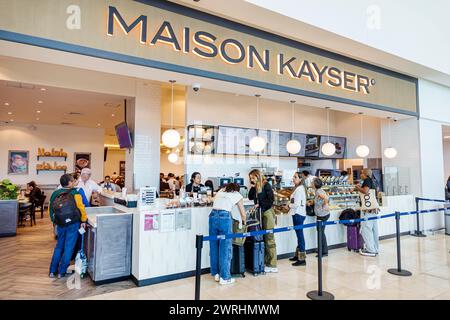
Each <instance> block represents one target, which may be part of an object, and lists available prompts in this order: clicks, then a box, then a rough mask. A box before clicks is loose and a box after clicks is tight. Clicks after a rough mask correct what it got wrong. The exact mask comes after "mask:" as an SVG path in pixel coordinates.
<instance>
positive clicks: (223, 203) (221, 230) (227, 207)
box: [209, 183, 246, 284]
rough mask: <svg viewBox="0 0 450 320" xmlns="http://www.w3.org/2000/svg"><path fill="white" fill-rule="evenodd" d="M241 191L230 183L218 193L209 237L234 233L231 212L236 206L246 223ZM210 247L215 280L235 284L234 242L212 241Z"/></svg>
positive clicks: (211, 218)
mask: <svg viewBox="0 0 450 320" xmlns="http://www.w3.org/2000/svg"><path fill="white" fill-rule="evenodd" d="M239 189H240V187H239V186H238V185H236V184H234V183H230V184H228V185H227V186H226V187H225V188H224V189H222V190H220V191H219V192H217V193H216V196H215V197H214V204H213V210H212V211H211V213H210V215H209V235H211V236H217V235H224V234H230V233H232V232H233V231H232V226H233V222H232V218H231V214H232V213H231V212H232V210H233V207H234V206H235V205H237V206H238V208H239V213H240V218H241V220H242V223H244V224H245V223H246V221H245V219H246V215H245V210H244V202H243V198H242V195H241V194H240V193H239ZM209 246H210V262H211V274H212V275H213V276H214V279H215V280H216V281H218V282H220V284H230V283H233V282H234V279H233V278H231V273H230V271H231V257H232V240H231V239H221V240H211V241H210V242H209Z"/></svg>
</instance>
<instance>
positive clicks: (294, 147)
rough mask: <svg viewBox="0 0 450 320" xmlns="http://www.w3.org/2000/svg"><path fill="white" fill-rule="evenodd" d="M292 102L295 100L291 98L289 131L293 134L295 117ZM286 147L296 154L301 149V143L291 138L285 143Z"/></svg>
mask: <svg viewBox="0 0 450 320" xmlns="http://www.w3.org/2000/svg"><path fill="white" fill-rule="evenodd" d="M294 103H295V101H294V100H291V105H292V131H291V133H292V134H294V127H295V126H294V119H295V114H294V112H295V111H294ZM286 149H287V151H288V152H289V153H290V154H297V153H299V152H300V150H301V149H302V145H301V144H300V142H299V141H298V140H295V139H291V140H289V141H288V143H287V144H286Z"/></svg>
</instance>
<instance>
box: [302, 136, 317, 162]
mask: <svg viewBox="0 0 450 320" xmlns="http://www.w3.org/2000/svg"><path fill="white" fill-rule="evenodd" d="M319 149H320V136H318V135H311V134H307V135H306V142H305V157H319Z"/></svg>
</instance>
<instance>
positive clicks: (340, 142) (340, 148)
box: [319, 136, 347, 159]
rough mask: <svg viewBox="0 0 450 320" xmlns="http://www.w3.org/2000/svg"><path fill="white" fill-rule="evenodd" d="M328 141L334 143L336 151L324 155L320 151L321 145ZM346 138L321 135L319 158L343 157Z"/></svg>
mask: <svg viewBox="0 0 450 320" xmlns="http://www.w3.org/2000/svg"><path fill="white" fill-rule="evenodd" d="M328 141H330V142H331V143H333V144H334V146H335V147H336V152H335V153H334V154H333V155H331V156H326V155H324V154H323V153H322V146H323V145H324V144H325V143H327V142H328ZM346 142H347V139H346V138H343V137H331V136H330V137H328V136H322V138H321V141H320V154H319V157H320V158H327V159H344V156H345V145H346Z"/></svg>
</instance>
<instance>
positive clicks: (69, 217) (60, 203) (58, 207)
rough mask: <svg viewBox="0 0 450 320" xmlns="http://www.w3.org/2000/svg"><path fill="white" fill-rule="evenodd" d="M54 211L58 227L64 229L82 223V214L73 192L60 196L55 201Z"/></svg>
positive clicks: (53, 204) (66, 192) (63, 193)
mask: <svg viewBox="0 0 450 320" xmlns="http://www.w3.org/2000/svg"><path fill="white" fill-rule="evenodd" d="M52 209H53V213H54V217H55V219H54V220H55V223H56V224H57V225H58V226H62V227H64V226H67V225H69V224H72V223H75V222H79V221H81V219H80V217H81V213H80V210H79V209H78V207H77V203H76V202H75V197H74V196H73V194H71V190H68V191H64V192H62V193H60V194H58V195H57V196H56V197H55V199H54V200H53V203H52Z"/></svg>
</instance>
